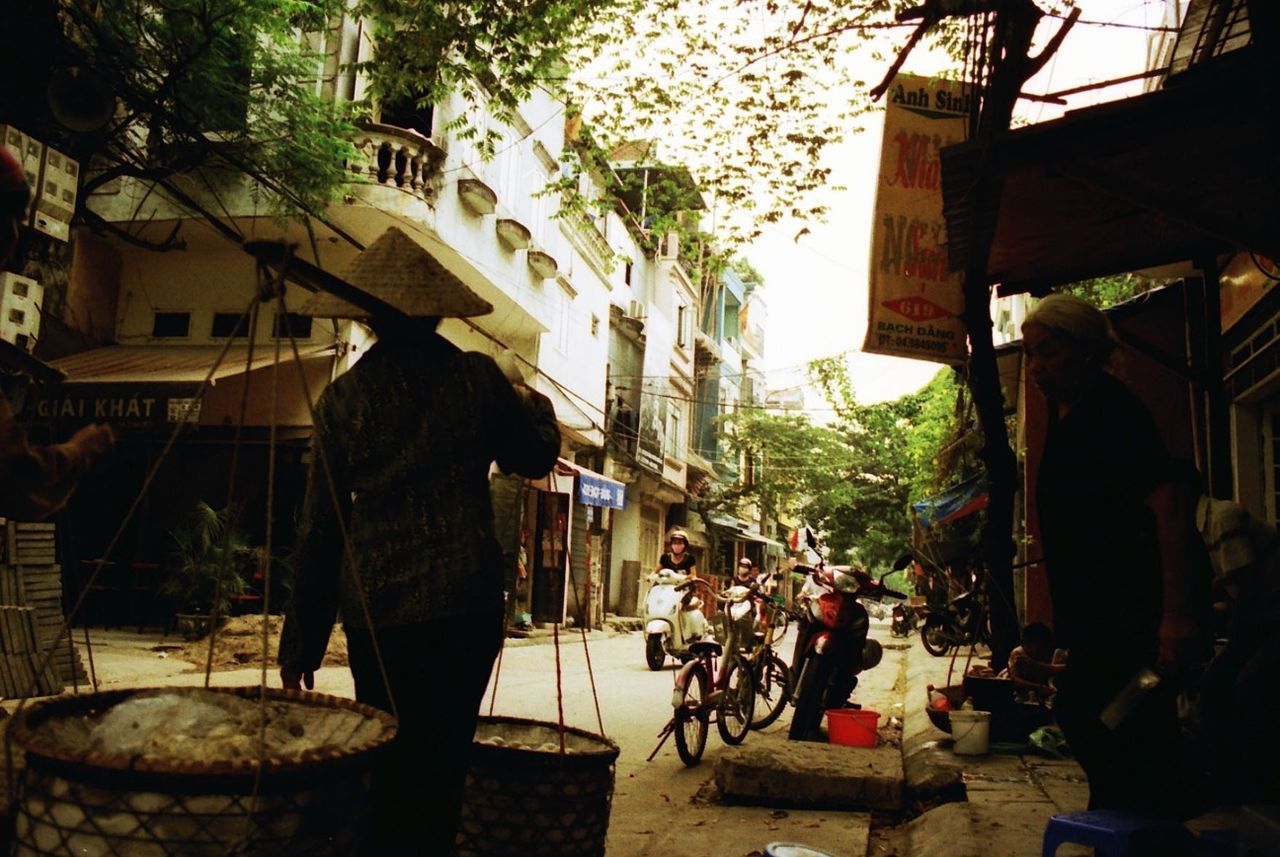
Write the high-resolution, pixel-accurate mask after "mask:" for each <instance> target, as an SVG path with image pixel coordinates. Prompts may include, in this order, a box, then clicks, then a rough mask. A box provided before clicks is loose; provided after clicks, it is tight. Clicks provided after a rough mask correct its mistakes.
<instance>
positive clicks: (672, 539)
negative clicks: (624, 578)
mask: <svg viewBox="0 0 1280 857" xmlns="http://www.w3.org/2000/svg"><path fill="white" fill-rule="evenodd" d="M664 568H669V569H671V570H672V571H678V572H680V573H681V574H687V575H688V576H689V579H690V580H692V579H693V578H695V577H697V576H698V561H697V560H696V559H694V558H693V554H691V553H689V534H688V533H686V532H685V531H684V530H682V529H680V528H679V527H675V528H673V529H672V530H671V532H670V533H668V534H667V550H666V552H665V553H664V554H663V555H662V556H660V557H658V568H657V570H658V571H659V572H661V571H662V570H663V569H664ZM694 598H695V595H694V592H693V587H692V586H691V587H689V588H688V589H686V590H685V593H684V598H683V600H682V601H681V603H682V604H683V605H684V606H685V607H686V608H687V607H689V605H690V604H691V603H692V602H693V599H694Z"/></svg>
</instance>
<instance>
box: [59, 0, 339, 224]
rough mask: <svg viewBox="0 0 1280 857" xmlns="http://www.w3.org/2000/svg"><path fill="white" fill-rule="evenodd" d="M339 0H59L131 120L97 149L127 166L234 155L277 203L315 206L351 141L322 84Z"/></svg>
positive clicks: (162, 166) (192, 164) (333, 187)
mask: <svg viewBox="0 0 1280 857" xmlns="http://www.w3.org/2000/svg"><path fill="white" fill-rule="evenodd" d="M343 6H344V3H343V2H342V0H236V2H227V3H214V2H210V1H209V0H164V1H163V2H160V1H159V0H113V2H111V3H98V2H91V0H59V2H58V7H59V11H60V12H61V16H62V19H63V20H64V21H65V23H66V31H67V35H68V37H69V40H70V42H71V44H72V45H73V46H74V48H75V50H76V51H77V53H78V54H79V64H80V66H81V67H82V69H83V70H84V71H85V72H87V73H89V74H90V75H91V76H93V77H95V78H98V79H100V80H102V81H104V82H105V83H106V84H107V85H108V86H109V87H110V89H111V91H112V92H113V93H114V94H115V95H116V97H117V98H118V100H119V102H120V105H121V107H122V108H123V110H124V117H125V121H122V122H118V123H116V124H114V125H112V126H110V127H109V129H108V130H107V131H106V133H105V139H103V140H100V141H99V145H98V147H97V151H96V152H94V154H95V155H97V156H98V157H99V159H100V162H102V163H107V164H111V163H114V164H117V165H118V166H119V167H120V168H121V169H120V171H121V172H122V173H126V174H127V173H129V171H133V173H134V174H143V175H147V174H151V175H156V176H161V175H164V174H165V173H166V172H167V171H178V172H183V171H188V170H192V169H195V168H198V167H201V166H205V165H219V164H220V165H224V166H226V165H229V166H230V167H231V168H232V169H234V170H236V171H238V172H244V173H248V174H250V175H252V176H255V177H257V178H259V180H260V181H261V183H262V184H263V185H264V187H265V189H266V190H267V191H268V198H269V200H270V201H271V203H272V204H273V207H274V208H275V209H277V210H282V211H289V210H297V209H299V208H303V209H315V210H320V209H322V208H323V206H324V204H325V203H327V202H329V201H331V200H332V199H334V198H335V197H336V195H337V190H338V188H339V186H340V183H341V181H342V179H343V175H344V174H343V169H344V161H345V160H347V159H349V158H351V157H353V156H354V153H355V150H354V148H353V147H352V146H351V144H350V143H349V142H348V138H349V137H350V136H351V133H352V132H353V130H354V128H353V126H352V124H351V120H352V116H351V114H350V113H349V112H348V110H347V109H346V108H344V107H341V106H338V105H336V104H335V103H334V102H333V101H332V100H330V99H324V98H321V97H319V96H318V95H316V94H315V82H316V75H317V69H318V68H319V64H320V62H321V58H320V57H318V56H317V55H315V54H314V53H313V52H312V51H310V50H309V49H308V48H307V47H306V46H305V43H304V41H303V40H301V39H300V38H299V33H300V32H315V31H319V30H323V29H324V27H325V26H326V24H327V22H328V21H329V20H330V19H331V18H332V17H333V16H334V15H336V14H338V13H339V12H340V11H341V10H342V8H343Z"/></svg>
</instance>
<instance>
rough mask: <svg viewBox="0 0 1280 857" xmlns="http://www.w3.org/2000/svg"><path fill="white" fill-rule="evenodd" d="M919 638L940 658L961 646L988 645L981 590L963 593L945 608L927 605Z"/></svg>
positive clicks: (988, 637)
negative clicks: (928, 606)
mask: <svg viewBox="0 0 1280 857" xmlns="http://www.w3.org/2000/svg"><path fill="white" fill-rule="evenodd" d="M920 641H921V642H922V643H924V648H925V650H926V651H927V652H928V653H929V654H931V655H933V656H934V657H939V658H940V657H943V656H944V655H946V654H947V653H948V652H950V651H951V650H952V649H958V648H960V647H962V646H975V645H983V646H990V645H991V621H990V618H989V617H988V615H987V608H986V602H985V600H984V596H983V595H982V593H981V592H980V591H979V590H978V589H977V587H976V586H975V588H972V589H970V590H969V591H968V592H962V593H961V594H959V595H957V596H956V597H955V598H952V599H951V601H950V602H948V604H947V606H946V608H936V607H935V608H930V610H929V613H928V615H927V616H925V619H924V627H922V628H921V629H920Z"/></svg>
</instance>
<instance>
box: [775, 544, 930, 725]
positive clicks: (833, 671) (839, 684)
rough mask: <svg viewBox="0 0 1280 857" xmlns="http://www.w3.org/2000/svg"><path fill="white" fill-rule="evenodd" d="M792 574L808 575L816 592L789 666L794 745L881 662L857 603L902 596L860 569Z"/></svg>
mask: <svg viewBox="0 0 1280 857" xmlns="http://www.w3.org/2000/svg"><path fill="white" fill-rule="evenodd" d="M796 570H797V571H801V572H803V573H807V574H809V575H810V578H811V579H812V581H813V582H814V584H816V587H817V589H818V594H817V595H816V597H813V598H811V599H810V601H809V604H808V607H807V610H806V613H807V615H806V616H805V618H806V619H807V620H808V627H807V629H806V630H805V631H802V632H801V639H800V640H799V641H798V642H797V647H796V648H797V652H796V659H795V662H794V663H793V664H792V665H791V674H792V675H793V676H796V679H795V688H794V690H793V692H792V702H793V703H794V705H795V713H794V714H793V715H792V718H791V729H790V731H789V733H788V734H789V737H790V738H791V739H792V740H793V741H803V740H807V739H809V738H810V737H812V736H813V735H814V734H815V733H816V732H817V729H818V725H819V724H820V723H821V722H822V714H823V712H824V711H826V710H827V709H829V708H841V707H843V706H844V705H845V703H846V702H847V701H848V699H849V696H850V694H852V693H853V690H854V688H855V687H857V684H858V674H859V673H862V672H864V671H866V670H869V669H871V668H873V667H875V666H876V665H877V664H878V663H880V658H881V656H882V654H883V651H882V649H881V647H880V643H879V642H877V641H876V640H871V639H868V638H867V632H868V631H869V629H870V624H871V623H870V617H869V615H868V613H867V609H866V607H865V606H863V604H862V603H861V601H862V600H868V601H880V600H882V599H884V598H901V599H905V598H906V595H904V594H902V593H901V592H895V591H893V590H892V589H889V588H888V587H886V586H885V585H884V577H885V575H881V577H880V579H879V580H877V579H875V578H873V577H872V576H871V575H870V574H868V573H867V572H866V571H863V570H862V569H859V568H852V567H850V566H832V567H831V568H826V567H824V566H823V565H822V564H819V565H818V567H817V568H810V567H808V566H797V567H796ZM885 574H886V575H887V574H888V572H886V573H885Z"/></svg>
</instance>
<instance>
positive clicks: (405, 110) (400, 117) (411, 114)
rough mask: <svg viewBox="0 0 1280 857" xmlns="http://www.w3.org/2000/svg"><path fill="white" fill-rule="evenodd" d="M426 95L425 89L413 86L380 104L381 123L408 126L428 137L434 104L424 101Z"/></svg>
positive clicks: (398, 126)
mask: <svg viewBox="0 0 1280 857" xmlns="http://www.w3.org/2000/svg"><path fill="white" fill-rule="evenodd" d="M426 97H427V91H426V90H425V89H422V88H414V89H413V91H412V92H410V93H409V94H407V95H404V96H402V97H401V98H400V99H398V100H396V101H390V102H386V103H384V104H382V105H381V107H382V124H383V125H394V126H395V127H397V128H409V129H411V130H413V131H417V132H418V133H419V134H421V135H422V136H424V137H430V136H431V130H432V124H433V119H434V113H435V105H433V104H431V103H430V102H428V101H426Z"/></svg>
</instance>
